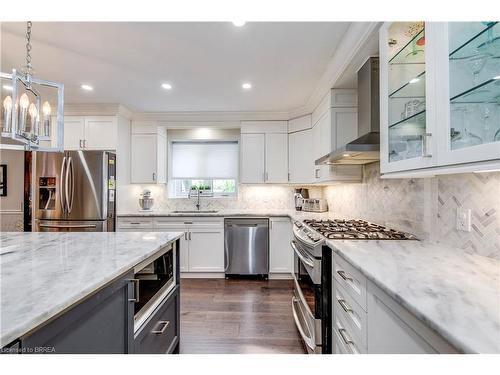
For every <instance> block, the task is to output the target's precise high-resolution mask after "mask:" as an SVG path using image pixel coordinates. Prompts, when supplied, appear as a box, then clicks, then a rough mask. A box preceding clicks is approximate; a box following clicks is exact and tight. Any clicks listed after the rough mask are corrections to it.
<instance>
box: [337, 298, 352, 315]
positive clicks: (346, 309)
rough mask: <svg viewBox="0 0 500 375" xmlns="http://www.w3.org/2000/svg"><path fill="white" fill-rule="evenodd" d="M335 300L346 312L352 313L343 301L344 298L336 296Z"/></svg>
mask: <svg viewBox="0 0 500 375" xmlns="http://www.w3.org/2000/svg"><path fill="white" fill-rule="evenodd" d="M337 302H338V303H339V305H340V306H341V307H342V309H343V310H344V311H345V312H346V313H352V312H353V311H352V309H351V308H350V307H349V305H348V304H347V303H346V302H345V300H343V299H339V298H337Z"/></svg>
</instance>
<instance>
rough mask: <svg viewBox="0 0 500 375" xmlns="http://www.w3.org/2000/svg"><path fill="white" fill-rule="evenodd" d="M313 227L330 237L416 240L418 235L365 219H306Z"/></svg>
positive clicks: (307, 223)
mask: <svg viewBox="0 0 500 375" xmlns="http://www.w3.org/2000/svg"><path fill="white" fill-rule="evenodd" d="M304 223H305V224H306V225H308V226H309V227H310V228H311V229H314V230H315V231H316V232H318V233H320V234H321V235H323V236H324V237H325V238H328V239H362V240H415V239H416V237H415V236H413V235H411V234H408V233H405V232H400V231H397V230H394V229H389V228H386V227H384V226H382V225H378V224H373V223H369V222H367V221H364V220H345V219H335V220H304Z"/></svg>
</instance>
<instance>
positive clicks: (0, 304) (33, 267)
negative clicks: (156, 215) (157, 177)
mask: <svg viewBox="0 0 500 375" xmlns="http://www.w3.org/2000/svg"><path fill="white" fill-rule="evenodd" d="M180 236H182V233H179V232H162V233H152V232H132V233H126V232H118V233H106V232H105V233H40V232H37V233H1V234H0V347H3V346H4V345H7V344H8V343H9V342H11V341H13V340H15V339H16V338H18V337H20V336H22V335H24V334H26V333H27V332H29V331H30V330H32V329H34V328H36V327H37V326H39V325H40V324H42V323H44V322H46V321H47V320H49V319H50V318H52V317H54V316H56V315H57V314H59V313H60V312H62V311H64V310H65V309H66V308H68V307H70V306H72V305H74V304H76V303H78V302H79V301H80V300H82V299H83V298H85V297H86V296H88V295H89V294H91V293H93V292H94V291H96V290H98V289H100V288H101V287H103V286H105V285H106V284H107V283H109V282H110V281H112V280H114V279H116V278H117V277H119V276H120V275H122V274H124V273H125V272H127V271H129V270H130V269H132V268H133V267H134V266H136V265H137V264H138V263H140V262H141V261H143V260H144V259H147V258H148V257H149V256H151V255H153V254H154V253H155V252H157V251H158V250H159V249H161V248H162V247H163V246H165V245H167V244H168V243H170V242H172V241H175V240H176V239H178V238H179V237H180Z"/></svg>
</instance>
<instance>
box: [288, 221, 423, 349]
mask: <svg viewBox="0 0 500 375" xmlns="http://www.w3.org/2000/svg"><path fill="white" fill-rule="evenodd" d="M326 239H332V240H337V239H339V240H415V239H416V237H415V236H413V235H411V234H408V233H405V232H401V231H397V230H394V229H389V228H386V227H384V226H382V225H378V224H374V223H369V222H367V221H363V220H343V219H335V220H304V221H303V222H299V221H296V222H294V225H293V239H292V241H291V243H290V245H291V247H292V249H293V252H294V283H295V288H294V292H293V297H292V312H293V317H294V320H295V324H296V326H297V329H298V330H299V333H300V335H301V337H302V339H303V341H304V344H305V346H306V348H307V351H308V353H316V354H321V353H332V340H331V332H332V331H331V327H332V317H331V311H332V306H331V297H330V296H331V290H332V275H331V269H332V267H331V266H332V251H331V250H330V248H328V247H327V246H325V242H326Z"/></svg>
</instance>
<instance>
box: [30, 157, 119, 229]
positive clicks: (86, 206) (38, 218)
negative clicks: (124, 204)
mask: <svg viewBox="0 0 500 375" xmlns="http://www.w3.org/2000/svg"><path fill="white" fill-rule="evenodd" d="M35 159H36V160H35V163H36V170H35V176H34V178H33V187H34V189H33V207H34V208H33V212H34V218H35V220H34V221H35V222H34V227H33V229H34V231H37V232H113V231H115V203H116V202H115V187H116V186H115V184H116V178H115V177H116V173H115V172H116V155H115V154H114V153H112V152H107V151H65V152H63V153H58V152H37V153H36V156H35Z"/></svg>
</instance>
